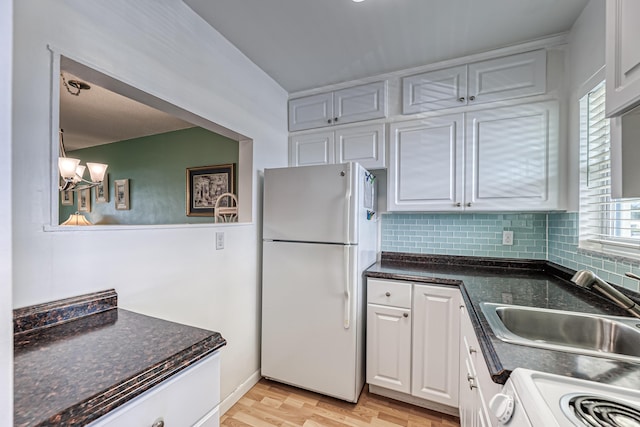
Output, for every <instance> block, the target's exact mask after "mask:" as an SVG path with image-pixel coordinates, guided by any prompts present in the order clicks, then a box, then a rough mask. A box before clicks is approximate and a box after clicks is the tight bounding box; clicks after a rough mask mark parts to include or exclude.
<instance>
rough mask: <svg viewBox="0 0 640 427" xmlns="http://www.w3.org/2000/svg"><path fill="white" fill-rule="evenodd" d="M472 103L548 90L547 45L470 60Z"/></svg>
mask: <svg viewBox="0 0 640 427" xmlns="http://www.w3.org/2000/svg"><path fill="white" fill-rule="evenodd" d="M468 77H469V89H468V96H469V104H474V103H480V102H491V101H501V100H503V99H510V98H518V97H522V96H530V95H537V94H541V93H545V91H546V80H547V52H546V51H545V50H544V49H541V50H536V51H533V52H526V53H520V54H517V55H511V56H505V57H502V58H496V59H490V60H488V61H481V62H475V63H473V64H469V76H468Z"/></svg>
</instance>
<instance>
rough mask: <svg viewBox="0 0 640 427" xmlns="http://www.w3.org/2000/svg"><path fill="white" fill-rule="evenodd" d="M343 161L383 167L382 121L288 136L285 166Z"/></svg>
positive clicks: (383, 132)
mask: <svg viewBox="0 0 640 427" xmlns="http://www.w3.org/2000/svg"><path fill="white" fill-rule="evenodd" d="M345 162H358V163H360V164H361V165H362V166H363V167H364V168H366V169H381V168H384V167H385V166H386V165H385V125H384V123H376V124H371V125H362V126H348V127H340V128H336V130H335V131H333V130H331V131H327V130H324V131H320V132H313V133H305V134H294V135H292V136H291V137H290V138H289V166H307V165H321V164H327V163H345Z"/></svg>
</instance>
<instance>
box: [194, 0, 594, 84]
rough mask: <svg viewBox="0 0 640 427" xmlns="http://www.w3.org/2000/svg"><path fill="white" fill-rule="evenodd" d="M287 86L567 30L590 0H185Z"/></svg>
mask: <svg viewBox="0 0 640 427" xmlns="http://www.w3.org/2000/svg"><path fill="white" fill-rule="evenodd" d="M184 2H185V3H186V4H187V5H189V6H190V7H191V8H192V9H193V10H194V11H195V12H196V13H198V14H199V15H200V16H202V18H204V19H205V20H206V21H207V22H208V23H209V24H210V25H211V26H213V27H214V28H215V29H216V30H218V31H219V32H220V33H222V35H223V36H224V37H226V38H227V39H228V40H229V41H230V42H231V43H232V44H234V45H235V46H236V47H237V48H238V49H240V50H241V51H242V52H243V53H244V54H245V55H246V56H247V57H248V58H249V59H251V60H252V61H253V62H254V63H255V64H256V65H258V66H259V67H260V68H262V69H263V70H264V71H265V72H266V73H267V74H269V75H270V76H271V77H272V78H273V79H274V80H276V81H277V82H278V83H279V84H280V85H281V86H282V87H283V88H284V89H285V90H287V91H288V92H289V93H291V92H296V91H300V90H305V89H311V88H317V87H321V86H325V85H328V84H333V83H339V82H344V81H350V80H355V79H358V78H363V77H369V76H374V75H377V74H382V73H386V72H391V71H396V70H402V69H406V68H411V67H416V66H421V65H426V64H429V63H433V62H437V61H442V60H446V59H451V58H456V57H460V56H465V55H469V54H472V53H478V52H482V51H486V50H491V49H494V48H499V47H504V46H509V45H513V44H517V43H521V42H525V41H530V40H534V39H538V38H541V37H544V36H548V35H552V34H557V33H562V32H565V31H568V30H569V29H570V28H571V26H572V24H573V23H574V22H575V20H576V18H577V17H578V16H579V15H580V12H581V11H582V9H583V8H584V6H585V5H586V4H587V3H588V0H364V1H363V2H361V3H354V2H353V1H351V0H268V1H265V0H242V1H238V0H215V1H210V0H184Z"/></svg>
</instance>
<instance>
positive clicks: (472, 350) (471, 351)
mask: <svg viewBox="0 0 640 427" xmlns="http://www.w3.org/2000/svg"><path fill="white" fill-rule="evenodd" d="M477 352H478V350H476V349H475V348H473V347H469V354H472V353H477Z"/></svg>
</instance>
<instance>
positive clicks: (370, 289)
mask: <svg viewBox="0 0 640 427" xmlns="http://www.w3.org/2000/svg"><path fill="white" fill-rule="evenodd" d="M367 303H369V304H380V305H389V306H393V307H402V308H411V283H403V282H397V281H392V280H378V279H368V280H367Z"/></svg>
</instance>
